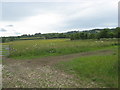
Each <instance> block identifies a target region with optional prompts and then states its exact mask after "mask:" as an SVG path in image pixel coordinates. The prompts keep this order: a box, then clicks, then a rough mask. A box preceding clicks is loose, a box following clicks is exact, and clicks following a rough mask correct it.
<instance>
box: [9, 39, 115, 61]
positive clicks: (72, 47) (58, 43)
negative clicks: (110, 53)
mask: <svg viewBox="0 0 120 90" xmlns="http://www.w3.org/2000/svg"><path fill="white" fill-rule="evenodd" d="M7 44H8V45H10V47H11V50H10V57H11V58H16V59H19V58H20V59H28V58H37V57H46V56H56V55H65V54H72V53H80V52H88V51H94V50H99V49H104V48H113V47H114V46H115V45H116V44H117V39H115V40H101V41H98V40H74V41H71V40H69V39H47V40H27V41H26V40H22V41H13V42H9V43H7Z"/></svg>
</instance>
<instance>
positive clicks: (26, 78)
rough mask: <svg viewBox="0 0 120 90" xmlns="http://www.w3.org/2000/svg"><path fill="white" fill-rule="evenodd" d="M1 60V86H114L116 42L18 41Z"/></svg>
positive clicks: (116, 80)
mask: <svg viewBox="0 0 120 90" xmlns="http://www.w3.org/2000/svg"><path fill="white" fill-rule="evenodd" d="M4 45H10V55H9V56H8V58H5V59H4V60H3V66H4V68H3V87H4V88H13V87H17V88H18V87H20V88H28V87H29V88H35V87H36V88H100V87H101V88H103V87H108V88H111V87H112V88H117V87H118V41H117V39H104V40H95V39H94V40H90V39H89V40H73V41H71V40H69V39H46V40H42V39H40V40H20V41H13V42H9V43H4Z"/></svg>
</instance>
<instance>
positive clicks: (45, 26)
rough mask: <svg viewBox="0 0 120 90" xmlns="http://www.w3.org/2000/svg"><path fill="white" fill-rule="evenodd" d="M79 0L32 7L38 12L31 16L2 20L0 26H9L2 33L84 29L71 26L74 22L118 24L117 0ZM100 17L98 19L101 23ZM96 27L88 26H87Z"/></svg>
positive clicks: (110, 25) (9, 34)
mask: <svg viewBox="0 0 120 90" xmlns="http://www.w3.org/2000/svg"><path fill="white" fill-rule="evenodd" d="M71 1H72V0H71ZM77 1H78V0H76V2H77ZM80 1H81V2H79V3H64V4H59V6H57V5H58V4H57V5H54V4H53V5H54V7H56V8H53V9H51V8H49V7H44V6H43V7H39V8H36V9H35V8H34V9H32V10H31V9H30V10H31V11H34V10H35V12H38V13H37V14H36V15H28V16H26V17H24V18H23V19H22V20H16V21H14V20H13V21H12V20H11V21H2V22H0V28H4V29H6V30H7V32H0V36H14V35H16V33H18V32H19V33H21V34H34V33H38V32H40V33H51V32H64V31H67V30H68V31H69V30H78V29H79V30H83V28H80V27H76V28H74V27H71V26H72V24H73V23H74V25H75V24H76V25H80V24H81V25H83V24H84V25H85V24H86V25H88V24H89V23H90V24H91V25H95V26H93V27H98V25H100V24H101V25H103V26H105V25H106V27H112V26H116V23H117V22H115V21H114V20H116V18H114V17H117V13H116V12H117V4H118V0H109V1H108V0H99V1H97V0H86V1H83V0H80ZM50 5H51V4H50ZM16 10H17V8H16ZM13 11H14V10H13ZM26 11H27V10H26ZM111 14H112V15H111ZM15 15H17V13H15ZM23 15H24V14H23ZM16 17H17V16H16ZM16 17H15V18H16ZM111 17H112V18H111ZM105 18H106V19H105ZM92 20H93V21H92ZM97 20H99V22H98V21H97ZM105 20H106V21H105ZM73 21H74V22H73ZM91 21H92V22H91ZM113 21H114V22H113ZM71 23H72V24H71ZM82 23H83V24H82ZM97 24H98V25H97ZM6 25H13V27H5V26H6ZM64 27H65V29H66V27H68V29H66V30H64V29H63V28H64ZM93 27H89V26H88V28H93ZM84 28H85V27H84Z"/></svg>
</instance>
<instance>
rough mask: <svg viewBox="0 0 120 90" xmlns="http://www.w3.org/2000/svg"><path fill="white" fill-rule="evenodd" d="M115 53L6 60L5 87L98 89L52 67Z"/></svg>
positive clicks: (87, 53)
mask: <svg viewBox="0 0 120 90" xmlns="http://www.w3.org/2000/svg"><path fill="white" fill-rule="evenodd" d="M110 53H113V51H110V50H109V51H108V50H102V51H96V52H86V53H78V54H69V55H63V56H54V57H53V56H51V57H46V58H40V59H33V60H13V59H9V58H6V59H5V60H4V61H3V87H4V88H14V87H24V88H28V87H29V88H47V87H51V88H67V87H69V88H77V87H80V88H86V87H88V88H90V87H98V85H97V84H95V83H94V82H89V83H88V82H86V81H83V80H79V79H78V78H77V77H76V76H74V75H68V74H67V73H65V72H62V71H59V70H56V69H55V68H54V67H52V65H54V64H56V63H58V62H60V61H68V60H71V59H73V58H76V57H80V56H88V55H96V54H99V55H103V54H104V55H106V54H110Z"/></svg>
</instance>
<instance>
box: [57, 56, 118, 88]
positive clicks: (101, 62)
mask: <svg viewBox="0 0 120 90" xmlns="http://www.w3.org/2000/svg"><path fill="white" fill-rule="evenodd" d="M56 66H57V68H59V69H61V70H64V71H66V72H68V73H71V74H76V75H77V76H79V78H80V79H83V80H86V81H87V80H88V81H92V82H95V83H98V85H100V86H102V87H113V88H117V87H118V55H114V54H111V55H102V56H95V55H94V56H83V57H79V58H76V59H73V60H71V61H69V62H65V61H64V62H60V63H59V64H57V65H56Z"/></svg>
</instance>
